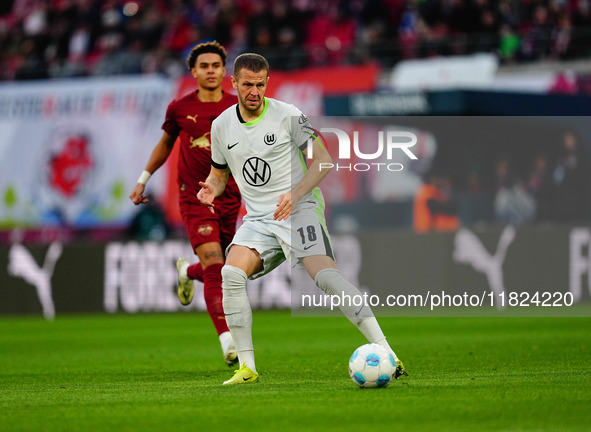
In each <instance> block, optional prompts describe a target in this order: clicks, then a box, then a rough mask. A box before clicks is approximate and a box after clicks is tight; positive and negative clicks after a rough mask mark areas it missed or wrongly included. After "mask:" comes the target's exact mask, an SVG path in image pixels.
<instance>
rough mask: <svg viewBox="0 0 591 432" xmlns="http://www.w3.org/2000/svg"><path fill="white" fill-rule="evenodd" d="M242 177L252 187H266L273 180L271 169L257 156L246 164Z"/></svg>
mask: <svg viewBox="0 0 591 432" xmlns="http://www.w3.org/2000/svg"><path fill="white" fill-rule="evenodd" d="M242 176H243V177H244V180H246V183H248V184H249V185H251V186H255V187H259V186H264V185H266V184H267V183H269V180H270V179H271V167H270V166H269V164H268V163H267V162H265V161H264V160H263V159H261V158H258V157H256V156H255V157H251V158H250V159H247V160H246V162H244V166H243V167H242Z"/></svg>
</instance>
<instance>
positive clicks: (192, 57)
mask: <svg viewBox="0 0 591 432" xmlns="http://www.w3.org/2000/svg"><path fill="white" fill-rule="evenodd" d="M206 53H213V54H218V55H219V56H220V57H221V58H222V64H223V65H224V67H225V66H226V57H227V54H226V49H225V48H224V47H223V46H221V45H220V44H219V43H218V42H217V41H213V42H206V43H200V44H199V45H196V46H194V47H193V49H192V50H191V52H190V53H189V55H188V56H187V66H188V67H189V70H191V69H193V68H194V67H195V62H196V61H197V57H199V56H200V55H201V54H206Z"/></svg>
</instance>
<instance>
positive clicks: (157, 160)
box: [129, 132, 176, 205]
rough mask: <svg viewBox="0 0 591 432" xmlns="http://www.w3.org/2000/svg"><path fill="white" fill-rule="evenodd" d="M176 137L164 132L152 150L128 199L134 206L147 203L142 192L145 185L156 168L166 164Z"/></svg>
mask: <svg viewBox="0 0 591 432" xmlns="http://www.w3.org/2000/svg"><path fill="white" fill-rule="evenodd" d="M175 140H176V137H172V136H170V135H169V134H168V133H166V132H164V133H163V134H162V138H160V141H159V142H158V144H156V146H155V147H154V150H152V154H151V155H150V159H148V163H147V165H146V169H145V170H144V172H143V173H142V175H141V176H140V178H139V179H138V182H137V184H136V185H135V187H134V188H133V190H132V191H131V194H129V199H131V201H132V202H133V203H134V204H135V205H138V204H145V203H147V202H148V198H146V197H145V196H144V191H145V189H146V183H147V181H148V179H149V178H150V176H151V175H152V174H154V172H156V170H157V169H158V168H160V167H161V166H162V164H164V162H166V159H168V156H169V155H170V152H171V151H172V148H173V146H174V142H175Z"/></svg>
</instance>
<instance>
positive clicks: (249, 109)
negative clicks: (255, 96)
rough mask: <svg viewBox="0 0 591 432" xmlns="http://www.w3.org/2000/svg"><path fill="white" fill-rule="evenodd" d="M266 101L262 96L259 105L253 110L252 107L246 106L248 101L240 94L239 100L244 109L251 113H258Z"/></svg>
mask: <svg viewBox="0 0 591 432" xmlns="http://www.w3.org/2000/svg"><path fill="white" fill-rule="evenodd" d="M264 99H265V98H264V97H263V96H260V99H259V103H258V104H257V105H256V106H255V107H254V108H251V105H247V104H246V103H247V100H246V99H244V98H243V97H242V95H241V94H240V93H238V100H239V101H240V105H242V107H243V108H244V109H245V110H246V111H249V112H256V111H257V110H258V109H259V108H260V107H261V104H262V103H263V100H264Z"/></svg>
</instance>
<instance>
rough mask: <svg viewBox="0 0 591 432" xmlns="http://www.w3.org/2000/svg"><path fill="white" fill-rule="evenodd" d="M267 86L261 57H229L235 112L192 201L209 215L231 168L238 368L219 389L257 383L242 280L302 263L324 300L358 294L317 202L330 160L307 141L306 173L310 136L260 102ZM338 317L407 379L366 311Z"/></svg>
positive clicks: (281, 107) (228, 292)
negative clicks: (237, 221) (237, 214)
mask: <svg viewBox="0 0 591 432" xmlns="http://www.w3.org/2000/svg"><path fill="white" fill-rule="evenodd" d="M268 79H269V64H268V63H267V60H266V59H265V58H264V57H263V56H261V55H258V54H252V53H247V54H242V55H240V56H238V57H237V58H236V60H235V62H234V76H232V85H233V87H234V88H235V89H236V90H237V92H238V105H236V106H232V107H230V108H228V109H227V110H225V111H224V112H223V113H222V114H220V116H219V117H218V118H217V119H215V120H214V122H213V124H212V128H211V157H212V167H211V171H210V174H209V176H208V177H207V179H206V180H205V182H201V183H200V186H201V190H200V191H199V193H198V194H197V196H198V198H199V200H200V201H201V202H202V203H203V204H205V205H207V206H208V207H209V208H210V210H211V211H215V206H214V205H215V204H214V198H215V197H217V196H219V195H220V194H221V193H222V192H223V190H224V188H225V185H226V180H227V178H228V172H229V171H228V169H230V170H231V171H232V173H233V175H234V178H235V179H236V183H237V184H238V187H239V189H240V192H241V193H242V197H243V198H244V201H245V203H246V210H247V214H246V216H245V217H244V223H243V225H242V226H241V227H240V228H239V229H238V231H237V232H236V235H235V236H234V239H233V241H232V243H231V244H230V246H229V247H228V253H227V257H226V263H225V265H224V267H223V268H222V289H223V307H224V312H225V315H226V321H227V324H228V328H229V329H230V333H231V334H232V338H233V339H234V343H235V345H236V350H237V351H238V358H239V362H240V365H241V367H240V369H239V370H237V371H236V372H235V374H234V376H233V377H232V378H231V379H229V380H228V381H225V382H224V384H243V383H251V382H256V381H258V373H257V370H256V366H255V360H254V348H253V343H252V310H251V307H250V303H249V301H248V297H247V295H246V281H247V279H248V278H257V277H260V276H262V275H264V274H266V273H268V272H270V271H271V270H273V269H274V268H275V267H277V266H278V265H279V264H281V263H282V262H283V261H285V260H286V259H288V260H289V261H290V263H291V265H292V266H295V265H298V264H303V266H304V267H305V268H306V270H307V272H308V274H309V275H310V276H311V277H312V278H313V279H314V281H315V282H316V285H317V286H318V287H320V288H321V289H322V290H323V291H324V292H325V293H326V294H329V295H339V296H341V298H344V297H342V296H344V295H348V296H351V297H353V296H358V295H361V293H360V291H359V290H358V289H357V288H356V287H355V286H353V285H352V284H351V283H350V282H348V281H347V280H346V279H345V278H344V277H343V275H342V274H341V273H340V271H339V270H338V268H337V265H336V263H335V261H334V258H333V254H332V247H331V245H330V238H329V235H328V232H327V230H326V226H325V222H324V202H323V198H322V194H321V193H320V190H319V189H318V188H317V187H316V186H318V184H319V183H320V182H321V181H322V179H323V178H324V177H325V176H326V174H328V172H329V169H328V168H324V167H328V166H330V164H331V158H330V155H329V154H328V151H327V150H326V149H325V148H324V147H323V146H322V145H321V144H320V143H319V140H313V141H312V142H313V144H312V146H313V147H312V155H311V157H310V158H309V160H310V161H311V164H310V166H309V167H307V166H306V163H305V159H304V157H303V154H302V152H305V151H307V146H308V139H309V138H310V136H311V135H313V134H311V131H313V129H311V127H310V125H309V122H308V119H307V118H306V117H305V116H304V115H303V114H302V113H301V111H299V110H298V109H297V108H296V107H295V106H293V105H290V104H286V103H284V102H280V101H278V100H275V99H270V98H266V97H265V90H266V87H267V81H268ZM294 120H295V121H294ZM321 168H322V169H321ZM341 310H342V312H343V313H344V315H345V316H346V317H347V318H348V319H349V320H350V321H351V322H352V323H353V324H354V325H355V326H356V327H357V328H358V329H359V330H360V331H361V332H362V333H363V335H364V336H365V337H366V338H367V340H368V341H369V342H370V343H377V344H380V345H382V346H384V347H385V348H386V349H387V350H388V351H389V352H391V353H392V355H393V357H394V359H395V362H396V368H395V372H394V378H398V377H399V376H400V375H407V374H406V372H405V370H404V365H403V364H402V362H401V361H400V360H399V359H398V358H397V356H396V354H395V353H394V351H393V350H392V348H390V345H389V344H388V342H387V341H386V337H385V336H384V334H383V332H382V330H381V328H380V326H379V324H378V322H377V320H376V319H375V317H374V315H373V312H372V311H371V308H370V307H369V306H368V305H364V306H363V307H361V308H359V307H354V306H353V305H343V306H342V307H341Z"/></svg>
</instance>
